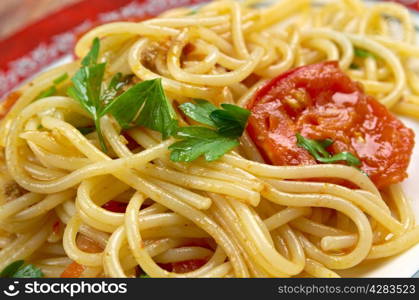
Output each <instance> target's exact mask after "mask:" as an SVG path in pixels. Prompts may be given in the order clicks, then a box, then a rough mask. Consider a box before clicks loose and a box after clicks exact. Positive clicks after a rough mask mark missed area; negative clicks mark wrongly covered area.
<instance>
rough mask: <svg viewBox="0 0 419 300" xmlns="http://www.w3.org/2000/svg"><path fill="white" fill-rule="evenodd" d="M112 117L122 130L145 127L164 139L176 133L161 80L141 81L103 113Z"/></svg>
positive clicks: (176, 125)
mask: <svg viewBox="0 0 419 300" xmlns="http://www.w3.org/2000/svg"><path fill="white" fill-rule="evenodd" d="M106 113H110V114H112V115H113V116H114V117H115V119H116V120H117V121H118V123H119V124H120V125H121V126H122V128H125V129H126V128H130V127H132V126H134V125H140V126H144V127H147V128H150V129H153V130H156V131H158V132H160V133H161V134H162V136H163V139H167V138H168V137H169V136H172V135H174V134H175V133H176V131H177V129H178V121H177V117H176V112H175V111H174V109H173V107H172V104H171V103H170V101H169V100H168V99H167V97H166V95H165V93H164V90H163V86H162V82H161V79H160V78H158V79H153V80H147V81H143V82H141V83H138V84H136V85H135V86H133V87H131V88H130V89H129V90H127V91H126V92H124V93H123V94H121V95H120V96H118V97H117V98H115V99H114V100H113V101H112V102H111V103H110V104H109V105H108V106H107V107H106V108H105V110H104V111H103V112H102V115H103V114H106Z"/></svg>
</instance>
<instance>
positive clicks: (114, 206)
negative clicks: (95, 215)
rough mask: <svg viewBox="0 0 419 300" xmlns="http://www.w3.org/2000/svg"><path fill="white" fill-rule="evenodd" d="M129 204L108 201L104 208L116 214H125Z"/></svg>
mask: <svg viewBox="0 0 419 300" xmlns="http://www.w3.org/2000/svg"><path fill="white" fill-rule="evenodd" d="M127 206H128V203H123V202H118V201H113V200H111V201H108V202H106V203H105V204H103V205H102V208H104V209H106V210H109V211H111V212H116V213H125V211H126V210H127Z"/></svg>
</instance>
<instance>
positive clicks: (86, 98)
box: [67, 60, 107, 151]
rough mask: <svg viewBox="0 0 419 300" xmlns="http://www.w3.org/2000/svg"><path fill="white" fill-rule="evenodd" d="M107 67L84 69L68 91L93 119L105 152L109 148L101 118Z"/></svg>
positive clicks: (98, 65)
mask: <svg viewBox="0 0 419 300" xmlns="http://www.w3.org/2000/svg"><path fill="white" fill-rule="evenodd" d="M83 61H84V60H83ZM90 63H92V62H90ZM105 66H106V63H101V64H95V65H93V64H92V65H90V66H89V67H87V66H85V67H82V68H81V69H80V70H79V71H77V73H76V74H75V75H74V77H73V78H72V79H71V81H72V82H73V86H71V87H69V88H68V90H67V93H68V95H69V96H70V97H72V98H74V99H76V100H77V101H78V102H79V103H80V105H81V106H82V107H83V108H84V109H85V110H86V111H87V112H89V113H90V115H91V116H92V117H93V120H94V122H95V126H96V131H97V134H98V137H99V142H100V145H101V147H102V149H103V150H104V151H106V150H107V148H106V144H105V140H104V138H103V134H102V130H101V127H100V118H101V112H102V110H103V102H102V99H101V87H102V81H103V76H104V74H105Z"/></svg>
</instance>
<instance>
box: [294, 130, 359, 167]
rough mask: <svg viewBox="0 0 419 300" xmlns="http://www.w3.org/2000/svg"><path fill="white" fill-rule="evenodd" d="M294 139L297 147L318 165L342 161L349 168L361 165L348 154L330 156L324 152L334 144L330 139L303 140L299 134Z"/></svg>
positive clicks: (341, 153)
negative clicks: (318, 163) (303, 150)
mask: <svg viewBox="0 0 419 300" xmlns="http://www.w3.org/2000/svg"><path fill="white" fill-rule="evenodd" d="M296 137H297V145H298V146H299V147H301V148H304V149H306V150H307V151H308V152H309V153H310V154H311V155H312V156H313V157H314V158H315V159H316V160H317V161H318V162H320V163H325V164H331V163H335V162H339V161H344V162H346V163H347V164H348V165H349V166H360V165H361V164H362V163H361V161H360V160H359V158H358V157H356V156H355V155H354V154H352V153H350V152H340V153H338V154H335V155H333V156H332V155H331V154H330V153H329V152H328V151H327V150H326V148H327V147H329V146H331V145H332V144H333V143H334V141H333V140H331V139H325V140H313V139H309V138H305V137H303V136H302V135H301V134H299V133H297V134H296Z"/></svg>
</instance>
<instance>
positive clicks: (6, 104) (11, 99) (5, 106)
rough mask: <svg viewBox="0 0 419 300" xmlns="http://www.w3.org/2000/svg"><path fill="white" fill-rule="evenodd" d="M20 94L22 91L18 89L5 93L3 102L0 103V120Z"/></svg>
mask: <svg viewBox="0 0 419 300" xmlns="http://www.w3.org/2000/svg"><path fill="white" fill-rule="evenodd" d="M21 95H22V93H21V92H19V91H14V92H11V93H10V94H9V95H7V97H6V98H5V100H4V101H3V103H2V104H1V105H0V120H1V119H3V118H4V117H5V116H6V115H7V113H8V112H9V111H10V110H11V109H12V107H13V105H15V103H16V101H17V100H18V99H19V98H20V96H21Z"/></svg>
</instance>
